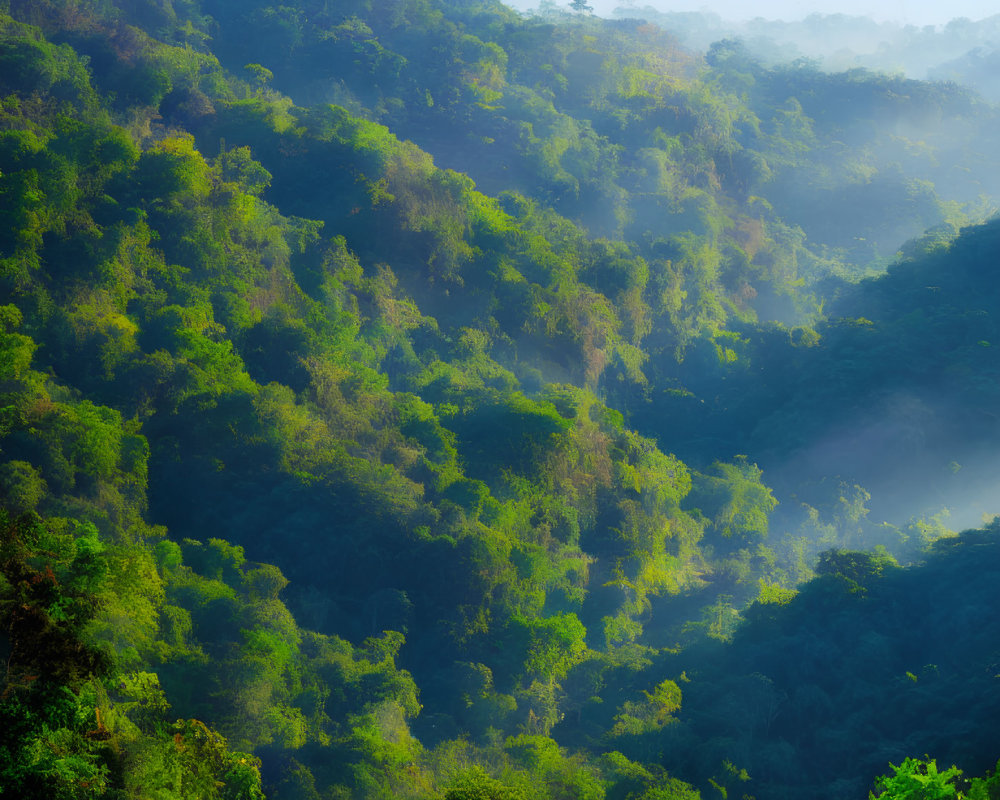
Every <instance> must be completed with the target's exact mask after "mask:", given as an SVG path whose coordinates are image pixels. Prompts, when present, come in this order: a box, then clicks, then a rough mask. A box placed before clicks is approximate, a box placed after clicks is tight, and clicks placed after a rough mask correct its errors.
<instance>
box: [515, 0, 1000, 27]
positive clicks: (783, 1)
mask: <svg viewBox="0 0 1000 800" xmlns="http://www.w3.org/2000/svg"><path fill="white" fill-rule="evenodd" d="M507 2H508V3H509V4H510V5H512V6H514V7H515V8H520V9H526V8H534V7H536V6H537V5H538V2H537V0H507ZM556 4H557V5H566V4H567V2H561V0H556ZM590 4H591V5H592V6H593V7H594V10H595V11H596V12H597V13H598V14H601V15H602V16H606V15H610V13H611V11H612V10H614V9H615V8H616V7H618V6H627V5H630V4H631V5H635V6H637V7H642V6H645V5H651V6H653V7H654V8H658V9H659V10H661V11H713V12H715V13H716V14H719V16H721V17H723V18H724V19H731V20H747V19H753V18H754V17H764V18H765V19H782V20H785V21H793V20H798V19H803V18H804V17H807V16H808V15H809V14H813V13H820V14H838V13H839V14H851V15H859V16H869V17H873V18H874V19H876V20H878V21H880V22H882V21H893V22H900V23H904V24H907V25H920V26H923V25H943V24H945V23H947V22H948V21H949V20H951V19H954V18H956V17H968V18H969V19H972V20H980V19H983V18H984V17H989V16H993V15H994V14H997V13H1000V4H998V3H997V2H996V0H949V1H948V2H941V1H940V0H880V2H872V0H754V2H746V0H742V1H741V0H708V2H706V0H632V2H631V3H629V2H628V0H590Z"/></svg>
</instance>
